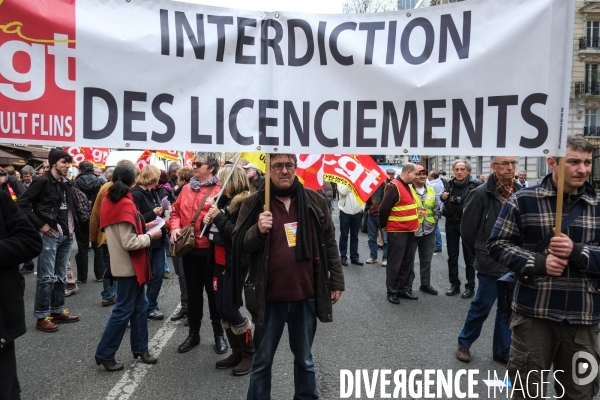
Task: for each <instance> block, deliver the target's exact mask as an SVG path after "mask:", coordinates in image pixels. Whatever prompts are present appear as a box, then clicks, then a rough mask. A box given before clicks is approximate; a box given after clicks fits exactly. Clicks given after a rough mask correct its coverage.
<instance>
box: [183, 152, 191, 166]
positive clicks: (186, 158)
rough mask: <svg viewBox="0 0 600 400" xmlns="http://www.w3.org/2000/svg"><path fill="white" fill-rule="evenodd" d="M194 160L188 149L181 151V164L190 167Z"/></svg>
mask: <svg viewBox="0 0 600 400" xmlns="http://www.w3.org/2000/svg"><path fill="white" fill-rule="evenodd" d="M193 162H194V153H192V152H190V151H186V152H185V153H183V166H184V167H190V168H192V163H193Z"/></svg>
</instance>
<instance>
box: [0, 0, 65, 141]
mask: <svg viewBox="0 0 600 400" xmlns="http://www.w3.org/2000/svg"><path fill="white" fill-rule="evenodd" d="M74 83H75V0H53V1H47V0H28V1H21V0H0V138H2V139H9V140H12V139H14V140H22V139H37V140H48V141H54V142H55V141H66V142H73V141H75V135H74V133H75V132H74V127H75V87H74Z"/></svg>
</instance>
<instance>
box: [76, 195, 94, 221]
mask: <svg viewBox="0 0 600 400" xmlns="http://www.w3.org/2000/svg"><path fill="white" fill-rule="evenodd" d="M71 190H73V194H74V198H75V210H76V211H77V217H78V219H79V221H80V222H85V221H89V220H90V217H91V215H92V202H91V201H90V200H89V199H88V197H87V196H86V194H85V193H83V192H82V191H81V190H79V189H78V188H77V187H76V186H72V187H71Z"/></svg>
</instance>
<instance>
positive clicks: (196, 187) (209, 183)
mask: <svg viewBox="0 0 600 400" xmlns="http://www.w3.org/2000/svg"><path fill="white" fill-rule="evenodd" d="M217 183H219V177H218V176H217V175H214V176H213V177H212V178H210V179H209V180H207V181H205V182H200V181H199V180H198V179H197V178H196V177H195V176H193V177H192V179H190V188H191V189H192V190H193V191H194V192H197V191H199V190H200V188H201V187H202V186H213V185H216V184H217Z"/></svg>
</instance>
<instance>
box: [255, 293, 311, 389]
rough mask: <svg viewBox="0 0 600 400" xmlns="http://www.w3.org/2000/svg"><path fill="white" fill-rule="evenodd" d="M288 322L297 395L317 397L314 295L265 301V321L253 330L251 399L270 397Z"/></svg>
mask: <svg viewBox="0 0 600 400" xmlns="http://www.w3.org/2000/svg"><path fill="white" fill-rule="evenodd" d="M286 323H287V324H288V336H289V342H290V350H292V353H293V354H294V399H298V400H299V399H302V400H307V399H318V398H319V395H318V393H317V377H316V374H315V363H314V362H313V357H312V352H311V349H312V344H313V340H314V338H315V333H316V331H317V317H316V310H315V299H306V300H302V301H282V302H274V303H266V304H265V323H264V324H263V325H256V326H255V330H254V348H255V349H256V352H255V353H254V359H253V361H252V374H251V375H250V386H249V387H248V396H247V399H248V400H267V399H270V398H271V367H272V366H273V357H275V351H276V350H277V346H278V345H279V340H280V339H281V335H282V334H283V328H284V327H285V324H286Z"/></svg>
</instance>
